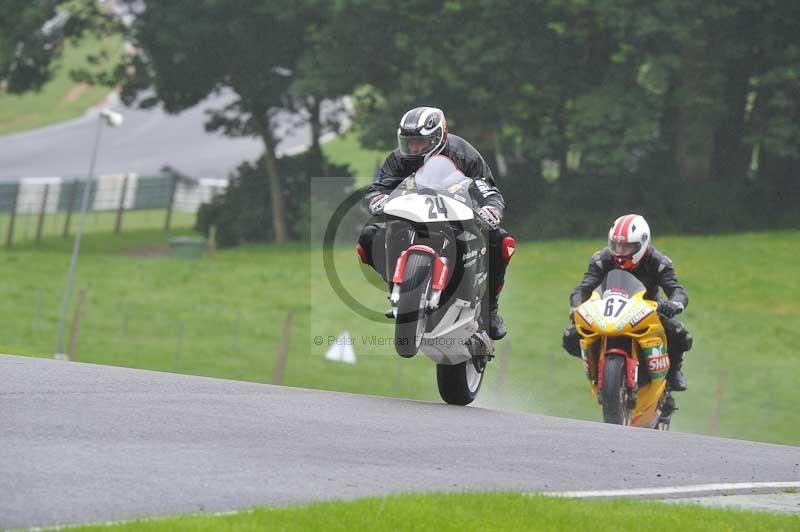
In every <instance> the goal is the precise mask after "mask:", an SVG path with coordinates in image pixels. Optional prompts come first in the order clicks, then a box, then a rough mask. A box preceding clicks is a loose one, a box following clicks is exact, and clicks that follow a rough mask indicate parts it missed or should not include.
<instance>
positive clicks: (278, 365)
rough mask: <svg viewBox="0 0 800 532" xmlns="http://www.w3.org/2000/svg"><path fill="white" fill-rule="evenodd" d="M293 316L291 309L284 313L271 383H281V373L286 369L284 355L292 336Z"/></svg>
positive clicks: (286, 352) (287, 351)
mask: <svg viewBox="0 0 800 532" xmlns="http://www.w3.org/2000/svg"><path fill="white" fill-rule="evenodd" d="M293 316H294V311H293V310H290V311H289V312H287V313H286V321H285V322H284V323H283V336H281V345H280V347H279V348H278V360H277V361H276V362H275V372H274V373H273V374H272V384H283V373H284V371H285V370H286V357H287V356H288V355H289V339H290V338H291V336H292V317H293Z"/></svg>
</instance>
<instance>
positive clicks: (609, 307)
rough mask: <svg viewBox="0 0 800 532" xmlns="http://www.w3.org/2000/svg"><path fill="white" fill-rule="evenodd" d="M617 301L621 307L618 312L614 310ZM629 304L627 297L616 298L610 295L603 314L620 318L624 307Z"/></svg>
mask: <svg viewBox="0 0 800 532" xmlns="http://www.w3.org/2000/svg"><path fill="white" fill-rule="evenodd" d="M615 302H616V303H619V308H618V309H617V311H616V312H614V303H615ZM627 304H628V300H627V299H622V298H616V299H615V298H613V297H610V298H608V300H607V301H606V308H605V310H604V311H603V315H604V316H606V317H609V318H610V317H611V316H614V317H615V318H618V317H619V315H620V313H622V309H624V308H625V306H626V305H627Z"/></svg>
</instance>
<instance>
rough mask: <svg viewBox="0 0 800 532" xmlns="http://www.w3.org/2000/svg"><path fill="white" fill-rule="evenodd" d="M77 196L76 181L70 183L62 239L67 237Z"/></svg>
mask: <svg viewBox="0 0 800 532" xmlns="http://www.w3.org/2000/svg"><path fill="white" fill-rule="evenodd" d="M77 195H78V180H77V179H76V180H74V181H73V182H72V193H71V194H70V195H69V203H68V204H67V219H66V220H64V235H63V236H64V238H67V237H68V236H69V224H70V221H71V220H72V209H74V208H75V196H77Z"/></svg>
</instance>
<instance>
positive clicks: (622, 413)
mask: <svg viewBox="0 0 800 532" xmlns="http://www.w3.org/2000/svg"><path fill="white" fill-rule="evenodd" d="M625 384H626V382H625V357H623V356H621V355H608V356H606V361H605V368H604V369H603V389H602V390H601V396H602V398H603V422H605V423H613V424H615V425H630V424H631V421H630V420H631V414H632V412H631V411H630V409H629V408H628V389H627V388H626V386H625Z"/></svg>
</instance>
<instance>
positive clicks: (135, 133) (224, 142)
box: [0, 92, 348, 182]
mask: <svg viewBox="0 0 800 532" xmlns="http://www.w3.org/2000/svg"><path fill="white" fill-rule="evenodd" d="M233 99H234V96H233V94H232V93H229V92H223V93H221V94H219V95H214V96H210V97H209V98H207V99H206V100H204V101H203V102H201V103H200V104H198V105H196V106H194V107H192V108H190V109H187V110H186V111H183V112H182V113H179V114H175V115H170V114H167V113H166V112H164V111H163V110H162V109H161V108H158V107H156V108H153V109H148V110H143V109H136V108H127V107H125V106H124V105H122V104H120V103H118V102H116V100H115V99H114V98H110V99H109V102H108V105H109V107H110V108H111V109H113V110H115V111H119V112H121V113H122V114H123V115H124V116H125V122H124V123H123V124H122V126H121V127H119V128H108V127H106V128H104V130H103V133H102V137H101V140H100V148H99V151H98V155H97V167H96V170H95V173H96V174H97V175H104V174H118V173H126V172H135V173H138V174H139V175H142V176H152V175H159V174H160V170H161V168H162V167H163V166H164V165H170V166H172V167H174V168H176V169H177V170H179V171H181V172H183V173H184V174H187V175H189V176H191V177H194V178H226V177H228V175H229V174H230V173H231V172H232V171H233V170H235V169H236V167H238V166H239V165H240V164H241V163H242V162H243V161H245V160H249V161H254V160H256V159H257V158H258V157H260V156H261V154H262V153H263V152H264V144H263V142H262V141H261V140H259V139H258V138H252V137H245V138H230V137H226V136H224V135H223V134H222V133H208V132H206V131H205V127H204V124H205V122H206V120H207V119H208V117H207V114H206V113H207V111H208V110H210V109H221V108H223V107H225V105H226V104H228V103H230V102H231V101H233ZM326 109H327V110H328V111H327V113H332V107H331V105H328V104H327V103H324V105H323V112H326ZM97 113H98V110H97V109H93V110H90V111H89V112H88V113H87V114H86V115H84V116H82V117H80V118H77V119H75V120H71V121H69V122H64V123H61V124H56V125H53V126H49V127H44V128H41V129H35V130H32V131H25V132H22V133H16V134H12V135H6V136H3V137H0V182H3V181H17V180H18V179H20V178H26V177H65V178H75V177H81V178H82V177H85V176H86V173H87V172H88V170H89V160H90V158H91V154H92V146H93V144H94V138H95V132H96V129H97V120H98V118H97ZM336 115H337V116H339V117H340V120H342V123H343V124H347V123H348V121H347V119H346V117H343V116H341V115H340V114H338V113H336ZM329 116H333V114H329ZM275 120H276V122H277V123H279V124H280V126H279V127H278V128H277V131H276V134H277V138H279V139H281V141H280V142H279V143H278V146H277V152H278V154H279V155H284V154H292V153H296V152H298V151H302V150H304V149H306V147H308V146H309V144H310V142H311V133H310V128H309V127H308V126H307V125H306V124H302V125H300V126H298V127H295V122H297V121H298V118H297V116H295V115H291V114H289V113H286V112H284V113H281V114H279V115H278V116H277V118H276V119H275Z"/></svg>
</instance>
